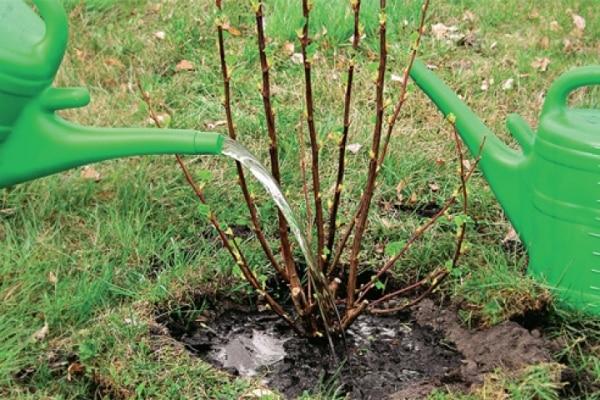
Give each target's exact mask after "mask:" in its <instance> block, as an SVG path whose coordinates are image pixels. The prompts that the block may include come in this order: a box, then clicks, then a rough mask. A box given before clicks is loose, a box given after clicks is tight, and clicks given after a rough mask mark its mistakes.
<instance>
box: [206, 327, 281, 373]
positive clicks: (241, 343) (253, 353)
mask: <svg viewBox="0 0 600 400" xmlns="http://www.w3.org/2000/svg"><path fill="white" fill-rule="evenodd" d="M286 341H287V339H282V338H278V337H275V336H274V335H273V334H269V333H265V332H260V331H257V330H256V329H253V330H252V334H250V335H249V334H247V333H237V334H232V335H231V336H230V337H229V338H228V340H227V342H226V343H224V344H223V345H221V346H218V347H217V348H215V349H214V351H213V352H212V353H211V354H210V355H209V357H210V358H212V359H213V360H214V361H216V362H218V363H220V364H221V365H223V368H226V369H235V370H236V371H237V372H238V373H239V374H240V375H241V376H255V375H256V374H257V373H258V372H259V371H260V370H261V369H262V368H264V367H268V366H270V365H273V364H275V363H277V362H278V361H281V360H283V358H284V357H285V354H286V352H285V349H284V348H283V345H284V343H285V342H286Z"/></svg>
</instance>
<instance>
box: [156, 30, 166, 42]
mask: <svg viewBox="0 0 600 400" xmlns="http://www.w3.org/2000/svg"><path fill="white" fill-rule="evenodd" d="M154 37H155V38H157V39H158V40H165V38H166V37H167V34H166V33H165V32H164V31H156V32H154Z"/></svg>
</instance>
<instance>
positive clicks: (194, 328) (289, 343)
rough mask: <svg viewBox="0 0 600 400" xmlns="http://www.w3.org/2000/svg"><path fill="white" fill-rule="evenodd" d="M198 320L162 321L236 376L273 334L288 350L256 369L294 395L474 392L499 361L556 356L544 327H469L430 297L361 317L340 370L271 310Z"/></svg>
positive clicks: (522, 362)
mask: <svg viewBox="0 0 600 400" xmlns="http://www.w3.org/2000/svg"><path fill="white" fill-rule="evenodd" d="M196 321H199V322H196V323H191V324H189V323H186V324H182V323H181V321H178V320H177V319H176V318H169V317H167V318H162V319H161V320H160V321H159V322H161V323H163V324H164V325H166V327H167V328H168V330H169V333H170V334H171V335H172V336H173V337H175V338H176V339H177V340H179V341H180V342H182V343H183V344H185V346H186V347H187V348H188V349H189V350H190V351H192V352H193V353H194V354H196V355H198V356H199V357H202V358H203V359H205V360H206V361H208V362H210V363H212V364H213V365H215V366H217V367H219V368H223V369H226V370H227V371H229V372H230V373H232V374H234V375H248V369H247V368H246V366H242V367H240V368H236V367H235V365H236V363H237V362H238V361H240V362H242V364H243V363H244V362H248V361H254V360H255V359H259V358H260V357H259V356H255V355H254V354H253V353H252V351H254V350H255V349H252V348H250V347H252V343H253V340H254V339H257V338H259V339H261V340H262V338H263V336H264V337H266V336H268V337H269V338H271V339H269V340H267V341H266V342H264V341H261V340H259V342H260V343H259V345H266V346H271V345H272V346H273V349H272V350H273V353H272V354H271V353H269V354H268V356H269V357H271V356H273V354H275V353H276V350H277V349H283V350H284V352H282V354H281V356H280V357H279V358H278V357H277V355H275V356H274V357H272V358H271V361H272V360H275V361H274V362H272V363H271V364H267V365H266V366H263V367H262V368H261V367H259V368H257V370H256V371H252V372H257V375H258V376H261V377H264V382H265V383H266V384H267V385H269V386H270V387H272V388H274V389H277V390H278V391H280V392H281V393H282V394H284V395H285V396H286V398H290V399H293V398H296V397H297V396H298V395H300V394H302V393H303V392H304V391H309V392H310V391H315V390H319V389H321V390H323V389H327V388H329V389H331V388H334V389H335V388H340V389H341V393H346V394H348V395H349V396H348V398H350V399H385V398H390V399H397V400H399V399H421V398H424V397H426V396H427V394H429V393H430V392H431V391H432V390H433V389H435V388H438V387H450V388H454V389H455V390H460V391H468V389H469V388H470V387H471V386H472V385H477V384H480V383H481V382H482V381H483V376H484V374H486V373H488V372H491V371H493V370H494V369H496V368H499V367H502V368H507V369H511V370H512V369H519V368H522V367H525V366H527V365H530V364H534V363H538V362H544V361H551V357H550V354H549V351H548V350H547V348H548V344H547V343H546V341H545V339H544V338H543V337H542V336H541V335H540V334H539V331H536V330H533V331H532V332H530V331H528V330H527V329H525V328H523V327H522V326H521V325H519V324H518V323H516V322H512V321H509V322H505V323H503V324H500V325H498V326H496V327H493V328H490V329H487V330H480V331H478V330H469V329H466V328H464V327H463V326H461V324H460V323H459V320H458V317H457V315H456V312H455V311H454V310H450V309H447V308H441V307H438V306H436V305H435V304H434V303H433V302H432V301H428V300H425V301H423V302H422V303H421V304H420V305H419V306H418V307H416V308H415V310H414V311H413V313H412V314H404V315H397V316H390V317H379V316H371V315H363V316H361V317H360V318H359V319H358V320H357V321H356V322H355V324H354V325H353V326H352V327H351V329H350V330H349V332H347V334H346V344H347V347H346V349H347V350H344V347H343V345H342V344H341V341H340V344H339V350H338V353H339V354H338V356H339V357H340V358H345V356H346V355H349V362H347V363H346V364H345V365H344V367H342V369H341V371H340V369H339V368H338V367H339V366H338V365H337V364H336V363H335V362H333V360H332V358H331V356H330V353H329V348H328V346H327V343H326V341H324V340H323V341H310V340H308V339H305V338H299V337H297V336H295V335H294V334H293V332H291V331H290V329H289V328H288V326H287V325H285V324H284V323H282V322H281V321H279V319H278V318H276V317H274V316H273V315H272V314H271V313H269V312H265V313H261V312H257V311H256V309H255V308H249V307H244V306H239V305H233V304H232V303H229V304H228V305H227V306H226V307H224V308H221V309H219V310H215V309H213V310H211V311H210V312H209V314H208V317H207V318H204V317H202V316H200V317H197V318H196ZM240 338H241V341H239V339H240ZM236 341H237V342H236ZM232 343H234V344H235V345H236V346H238V347H235V346H233V348H234V349H236V350H234V351H233V353H232V356H226V357H225V358H224V357H223V349H224V348H228V347H229V348H230V349H231V348H232V347H231V345H232ZM238 350H239V351H238ZM268 350H269V349H268ZM248 351H249V352H248ZM269 351H270V350H269ZM346 351H347V353H346ZM246 352H248V353H246ZM242 353H244V354H242ZM228 357H229V358H228ZM224 360H225V361H224Z"/></svg>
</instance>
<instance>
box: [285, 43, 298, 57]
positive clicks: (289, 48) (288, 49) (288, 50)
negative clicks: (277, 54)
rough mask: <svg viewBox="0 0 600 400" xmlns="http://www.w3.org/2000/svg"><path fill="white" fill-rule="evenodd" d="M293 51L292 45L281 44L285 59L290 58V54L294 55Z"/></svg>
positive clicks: (294, 48)
mask: <svg viewBox="0 0 600 400" xmlns="http://www.w3.org/2000/svg"><path fill="white" fill-rule="evenodd" d="M295 50H296V47H295V46H294V43H292V42H285V43H284V44H283V54H285V55H286V57H291V56H292V54H294V51H295Z"/></svg>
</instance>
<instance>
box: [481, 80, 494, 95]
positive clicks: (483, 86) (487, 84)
mask: <svg viewBox="0 0 600 400" xmlns="http://www.w3.org/2000/svg"><path fill="white" fill-rule="evenodd" d="M494 82H495V81H494V78H490V79H484V80H483V82H481V90H482V91H484V92H486V91H487V90H488V89H489V88H490V86H492V85H493V84H494Z"/></svg>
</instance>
